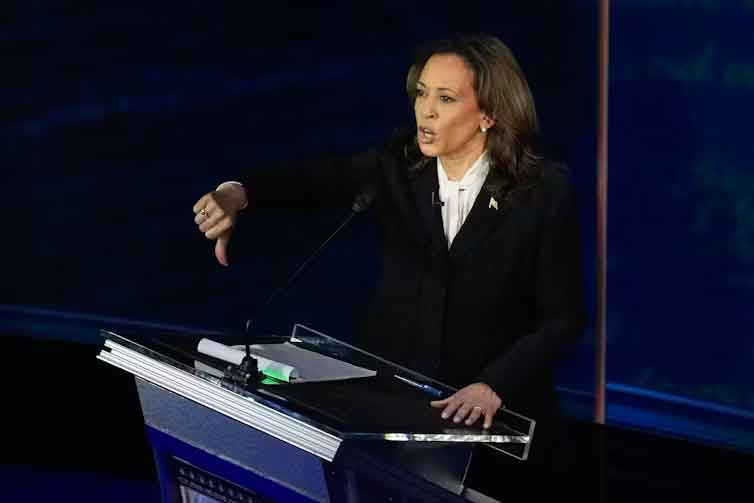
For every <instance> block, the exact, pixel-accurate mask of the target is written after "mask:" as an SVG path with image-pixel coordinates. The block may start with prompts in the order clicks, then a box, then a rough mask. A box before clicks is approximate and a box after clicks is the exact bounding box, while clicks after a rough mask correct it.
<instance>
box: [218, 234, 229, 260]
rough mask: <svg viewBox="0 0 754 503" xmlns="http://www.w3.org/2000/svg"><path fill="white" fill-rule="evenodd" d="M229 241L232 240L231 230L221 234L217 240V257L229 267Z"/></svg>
mask: <svg viewBox="0 0 754 503" xmlns="http://www.w3.org/2000/svg"><path fill="white" fill-rule="evenodd" d="M228 241H230V233H229V232H224V233H222V234H220V236H218V238H217V241H215V257H216V258H217V261H218V262H220V264H222V265H224V266H225V267H228Z"/></svg>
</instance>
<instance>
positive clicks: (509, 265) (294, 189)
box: [245, 135, 586, 417]
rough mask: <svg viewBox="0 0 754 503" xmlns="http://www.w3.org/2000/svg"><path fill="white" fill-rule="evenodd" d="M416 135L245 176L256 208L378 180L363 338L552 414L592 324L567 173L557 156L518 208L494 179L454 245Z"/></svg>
mask: <svg viewBox="0 0 754 503" xmlns="http://www.w3.org/2000/svg"><path fill="white" fill-rule="evenodd" d="M406 142H407V138H406V137H405V136H403V135H399V136H397V137H396V138H394V139H393V140H392V141H391V142H390V143H389V145H388V146H387V147H385V148H383V149H381V150H379V151H372V152H369V153H366V154H364V155H362V156H358V157H354V158H349V159H337V160H327V161H310V162H303V163H291V164H289V165H287V166H285V167H284V168H282V167H279V168H278V169H273V170H267V171H266V172H257V173H255V174H253V175H252V176H250V177H248V178H247V179H246V181H245V185H246V187H247V190H248V194H249V199H250V203H251V205H252V207H253V206H254V205H259V206H269V205H292V204H304V205H307V206H308V205H315V204H322V203H332V204H342V205H344V206H347V205H350V204H351V202H352V201H353V198H354V196H355V195H356V194H358V193H359V192H360V191H362V190H363V189H364V187H365V186H366V185H370V186H372V187H373V188H374V189H375V193H376V199H375V208H376V211H377V215H378V220H379V224H380V230H381V232H380V235H381V240H380V243H381V244H380V246H381V252H382V257H383V262H382V278H381V281H380V286H379V291H378V292H377V294H376V296H375V299H374V301H373V303H372V305H371V309H370V311H369V315H368V318H367V320H366V322H365V325H364V334H363V335H364V338H363V340H362V343H361V345H362V346H363V347H364V348H365V349H367V350H369V351H371V352H374V353H376V354H379V355H381V356H384V357H386V358H388V359H390V360H393V361H395V362H397V363H401V364H403V365H405V366H407V367H410V368H413V369H415V370H418V371H420V372H422V373H425V374H427V375H429V376H432V377H434V378H437V379H439V380H441V381H443V382H446V383H448V384H450V385H453V386H456V387H462V386H465V385H467V384H471V383H473V382H478V381H482V382H485V383H487V384H489V385H490V386H491V387H492V388H493V389H495V391H496V392H497V393H498V395H500V397H501V398H502V400H503V403H504V404H505V405H506V406H509V407H510V408H511V409H512V410H516V411H518V412H521V413H524V414H527V413H528V414H531V415H532V416H534V417H542V416H544V415H549V414H551V413H553V412H554V411H553V408H554V406H555V394H554V387H553V380H552V370H553V368H554V366H555V364H556V362H557V359H558V357H559V356H560V355H562V354H563V352H564V351H565V350H566V349H567V348H568V347H569V346H571V345H572V344H573V343H574V342H575V340H576V339H577V337H579V335H580V334H581V333H582V330H583V328H584V325H585V318H586V317H585V309H584V300H583V292H582V281H583V279H582V267H581V241H580V231H579V225H578V216H577V210H576V201H575V197H574V191H573V188H572V185H571V183H570V181H569V179H568V174H567V172H566V170H565V169H564V168H563V167H561V166H558V165H556V164H553V163H546V165H545V166H544V169H543V175H542V177H541V179H540V180H539V181H538V183H537V186H536V188H535V189H534V193H535V197H532V198H531V200H530V201H528V202H525V203H521V204H518V205H509V204H505V203H504V201H502V200H499V199H497V198H496V199H495V201H496V203H497V208H495V207H494V203H493V204H490V199H491V198H492V197H493V196H492V194H491V193H490V192H489V191H488V189H487V188H483V189H482V190H481V192H480V193H479V195H478V197H477V199H476V201H475V203H474V205H473V207H472V209H471V212H470V214H469V215H468V217H467V219H466V220H465V222H464V223H463V226H462V227H461V230H460V231H459V233H458V235H457V236H456V238H455V239H454V241H453V245H452V247H451V248H450V249H449V250H448V247H447V242H446V240H445V236H444V234H443V227H442V217H441V215H440V209H439V207H437V206H433V204H432V198H433V196H432V193H433V192H434V193H435V194H437V191H438V182H437V171H436V167H435V164H434V163H430V164H429V165H428V166H427V167H426V168H424V169H421V170H418V172H416V173H413V174H412V171H411V169H410V166H411V163H409V162H408V161H407V158H406V155H405V145H406Z"/></svg>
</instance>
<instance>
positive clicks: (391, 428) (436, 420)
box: [102, 325, 534, 458]
mask: <svg viewBox="0 0 754 503" xmlns="http://www.w3.org/2000/svg"><path fill="white" fill-rule="evenodd" d="M102 335H103V336H104V337H105V338H106V339H108V340H109V341H111V343H110V345H111V346H112V344H113V343H114V344H116V345H117V346H118V347H123V348H127V350H128V351H132V352H134V353H136V354H138V355H141V356H143V357H144V358H146V359H145V360H144V361H145V362H149V361H154V362H156V363H159V365H160V366H161V368H163V369H166V368H167V369H174V370H176V371H178V372H180V373H182V374H186V378H187V379H199V380H201V381H202V382H203V383H205V384H207V385H210V386H214V387H216V388H217V389H218V393H219V392H220V390H222V392H223V393H227V392H232V393H233V394H234V395H236V396H239V397H245V398H247V399H249V400H251V401H253V402H255V403H257V404H263V405H264V406H266V407H269V408H270V409H271V410H275V411H277V412H282V413H284V414H285V415H286V416H289V417H291V418H295V419H296V420H298V421H301V422H303V423H306V424H309V425H311V426H313V427H316V428H318V429H320V430H322V431H323V432H327V433H329V434H332V435H334V436H336V437H338V438H340V439H342V440H345V439H349V438H350V439H383V440H392V441H435V442H486V443H491V444H494V445H495V446H497V447H498V448H500V449H502V450H505V451H506V452H508V453H510V454H512V455H513V456H515V457H523V458H525V457H526V456H527V453H528V445H529V444H530V442H531V439H532V436H533V431H534V421H532V420H530V419H528V418H525V417H523V416H520V415H519V414H516V413H515V412H513V411H508V410H506V409H502V410H501V411H500V412H499V413H498V415H497V417H496V420H495V421H494V423H493V426H492V427H491V428H490V429H482V428H481V421H479V422H478V425H476V426H471V427H468V426H465V425H462V424H455V423H453V422H452V421H449V420H443V419H442V418H441V417H440V411H439V410H438V409H435V408H432V407H430V404H429V402H430V401H431V400H436V399H438V398H441V397H445V396H449V395H450V394H452V393H453V392H454V391H455V390H454V388H452V387H450V386H447V385H445V384H443V383H440V382H438V381H436V380H433V379H431V378H429V377H426V376H423V375H421V374H419V373H417V372H414V371H412V370H410V369H407V368H405V367H402V366H400V365H397V364H394V363H392V362H389V361H387V360H385V359H383V358H380V357H379V356H377V355H373V354H370V353H367V352H365V351H362V350H360V349H359V348H356V347H354V346H351V345H349V344H346V343H343V342H341V341H339V340H337V339H334V338H332V337H329V336H327V335H325V334H322V333H321V332H318V331H316V330H313V329H310V328H308V327H304V326H302V325H296V326H295V327H294V330H293V333H292V335H291V336H290V337H276V336H264V337H260V338H257V339H255V340H254V341H253V342H254V343H256V344H259V343H264V344H294V345H296V346H297V347H299V348H303V349H306V350H308V351H311V352H313V353H316V354H318V355H325V356H327V357H330V358H336V359H338V360H342V361H344V362H347V363H349V364H352V365H357V366H359V367H362V368H365V369H370V370H372V371H374V372H372V373H371V375H368V376H365V377H358V378H349V379H333V380H318V381H313V382H312V381H309V382H307V381H306V379H304V378H302V379H301V380H300V381H297V380H296V379H291V380H290V382H279V381H271V380H269V379H267V380H263V381H261V382H254V383H253V384H251V385H250V386H247V387H245V388H241V387H239V386H237V385H235V384H233V382H232V380H230V379H228V375H229V374H230V371H231V370H232V369H233V368H237V365H235V364H233V363H228V361H223V360H221V359H219V358H216V357H213V356H209V355H207V354H203V353H200V352H199V351H198V349H197V348H198V344H199V338H198V337H196V336H191V335H190V334H187V333H177V332H149V331H144V330H140V331H128V332H127V331H118V332H117V333H115V332H113V331H108V330H103V331H102ZM224 342H226V343H227V342H231V343H238V342H239V341H238V339H237V338H236V339H235V340H232V337H231V336H229V338H228V340H226V341H224ZM282 363H285V362H282ZM166 366H167V367H166ZM182 374H180V375H182ZM203 385H204V384H203Z"/></svg>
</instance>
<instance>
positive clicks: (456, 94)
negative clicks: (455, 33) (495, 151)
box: [414, 54, 491, 159]
mask: <svg viewBox="0 0 754 503" xmlns="http://www.w3.org/2000/svg"><path fill="white" fill-rule="evenodd" d="M414 113H415V115H416V127H417V139H418V141H419V148H420V149H421V151H422V153H423V154H424V155H426V156H428V157H438V156H441V157H443V158H448V159H464V158H472V159H476V158H477V157H479V156H480V155H481V154H482V151H483V150H484V146H485V134H484V133H482V132H481V130H480V126H485V127H489V126H490V125H491V122H490V121H489V119H487V118H486V116H485V114H484V113H483V112H482V111H481V110H479V105H478V103H477V99H476V94H475V92H474V73H473V72H472V71H471V70H470V69H469V68H468V66H466V63H465V62H464V61H463V60H462V59H461V58H460V57H459V56H457V55H455V54H435V55H433V56H432V57H431V58H429V60H428V61H427V63H426V64H425V65H424V69H423V70H422V72H421V75H420V76H419V80H418V82H417V85H416V100H415V101H414Z"/></svg>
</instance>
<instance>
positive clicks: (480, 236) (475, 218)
mask: <svg viewBox="0 0 754 503" xmlns="http://www.w3.org/2000/svg"><path fill="white" fill-rule="evenodd" d="M506 213H507V212H506V207H505V205H504V204H503V201H499V200H496V199H494V198H493V197H492V195H491V194H490V192H489V191H488V190H487V189H486V187H482V190H480V191H479V195H477V197H476V200H475V201H474V205H473V206H472V207H471V211H470V212H469V215H468V216H467V217H466V220H465V221H464V222H463V225H462V226H461V229H460V230H459V231H458V234H457V235H456V237H455V239H453V245H452V246H451V247H450V258H451V260H452V261H453V262H454V263H458V262H459V261H461V260H462V259H463V257H464V256H466V254H467V253H469V251H471V250H472V249H474V248H475V247H476V246H478V245H479V244H480V243H481V242H482V241H484V240H485V239H486V238H487V237H488V236H489V235H490V234H491V233H492V232H493V231H494V230H495V229H496V228H497V227H498V225H499V224H500V223H501V222H503V220H504V216H505V214H506Z"/></svg>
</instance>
